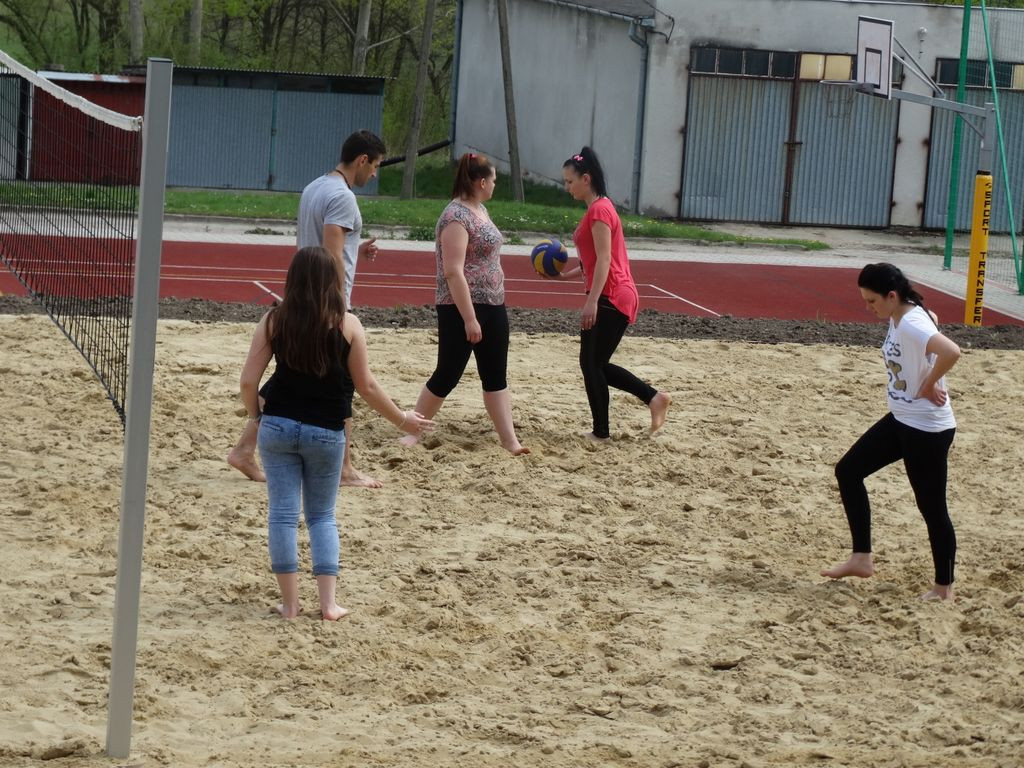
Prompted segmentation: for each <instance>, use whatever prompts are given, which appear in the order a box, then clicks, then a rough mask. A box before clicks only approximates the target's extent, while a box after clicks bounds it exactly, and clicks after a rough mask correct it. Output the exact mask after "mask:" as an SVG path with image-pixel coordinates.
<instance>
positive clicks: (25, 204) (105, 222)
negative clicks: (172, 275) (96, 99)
mask: <svg viewBox="0 0 1024 768" xmlns="http://www.w3.org/2000/svg"><path fill="white" fill-rule="evenodd" d="M142 124H143V120H142V118H141V117H128V116H125V115H122V114H120V113H118V112H113V111H111V110H109V109H106V108H104V107H101V106H98V105H97V104H94V103H92V102H90V101H88V100H86V99H84V98H83V97H81V96H79V95H77V94H75V93H72V92H70V91H68V90H66V89H64V88H62V87H60V86H58V85H57V84H56V83H54V82H52V81H51V80H48V79H46V78H44V77H41V76H40V75H38V74H36V73H35V72H33V71H32V70H30V69H28V68H27V67H25V66H23V65H22V64H20V63H19V62H17V61H15V60H14V59H12V58H11V57H10V56H8V55H7V54H5V53H3V52H0V261H2V262H3V263H4V265H6V266H7V268H8V269H9V270H10V271H11V272H12V273H13V274H14V275H15V276H16V277H17V279H18V280H19V281H20V282H21V283H22V284H23V285H24V286H25V288H26V289H27V290H28V292H29V294H30V295H31V296H32V297H33V298H34V299H35V300H36V301H37V302H38V303H39V304H41V305H42V307H43V308H44V309H45V311H46V312H47V314H48V315H49V316H50V317H51V318H52V319H53V321H54V323H56V324H57V326H58V327H59V328H60V329H61V330H62V331H63V332H64V334H65V335H66V336H67V337H68V339H69V340H70V341H71V343H72V344H73V345H74V346H75V347H76V348H77V349H78V350H79V351H80V352H81V353H82V355H83V357H84V358H85V360H86V361H87V362H88V364H89V365H90V366H91V367H92V369H93V370H94V371H95V373H96V375H97V377H98V378H99V380H100V383H101V384H102V385H103V387H104V389H105V390H106V392H107V395H108V397H109V398H110V400H111V402H112V403H113V406H114V409H115V410H116V411H117V413H118V415H119V416H120V418H121V421H122V424H123V423H124V420H125V400H126V396H127V387H128V365H129V360H128V354H129V341H130V333H131V317H132V294H133V288H134V279H135V255H136V228H137V222H138V212H139V211H138V206H139V184H140V167H141V158H142Z"/></svg>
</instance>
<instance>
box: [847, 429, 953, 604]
mask: <svg viewBox="0 0 1024 768" xmlns="http://www.w3.org/2000/svg"><path fill="white" fill-rule="evenodd" d="M955 434H956V429H947V430H945V431H944V432H924V431H922V430H920V429H914V428H913V427H908V426H907V425H906V424H901V423H900V422H898V421H897V420H896V418H895V417H894V416H893V415H892V414H891V413H890V414H887V415H886V416H885V417H883V418H882V419H881V420H879V422H878V423H877V424H875V425H874V426H873V427H871V429H869V430H868V431H867V432H865V433H864V434H863V435H862V436H861V438H860V440H858V441H857V442H856V443H854V444H853V447H852V448H850V450H849V451H847V452H846V455H845V456H843V458H842V459H840V460H839V463H838V464H836V479H837V480H838V481H839V494H840V495H841V496H842V498H843V508H844V509H845V510H846V519H847V521H849V523H850V533H851V534H852V535H853V551H854V552H870V551H871V505H870V504H869V502H868V491H867V489H866V488H865V487H864V478H865V477H867V476H868V475H872V474H874V473H875V472H877V471H878V470H880V469H881V468H882V467H885V466H888V465H889V464H892V463H893V462H894V461H897V460H898V459H903V466H904V467H906V469H907V479H908V480H910V487H911V488H913V489H914V498H915V499H916V500H917V508H918V509H919V510H921V515H922V516H923V517H924V521H925V524H926V525H927V526H928V540H929V541H930V542H931V545H932V560H934V562H935V583H936V584H939V585H948V584H952V583H953V564H954V561H955V560H956V533H955V532H954V531H953V521H952V520H950V519H949V510H948V509H947V508H946V458H947V456H948V455H949V446H950V445H952V443H953V435H955Z"/></svg>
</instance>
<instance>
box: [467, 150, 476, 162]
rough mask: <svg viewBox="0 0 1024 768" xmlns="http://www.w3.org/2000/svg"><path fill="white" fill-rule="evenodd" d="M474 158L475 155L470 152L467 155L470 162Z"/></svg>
mask: <svg viewBox="0 0 1024 768" xmlns="http://www.w3.org/2000/svg"><path fill="white" fill-rule="evenodd" d="M474 157H476V155H474V154H473V153H472V152H470V153H469V159H470V160H472V159H473V158H474Z"/></svg>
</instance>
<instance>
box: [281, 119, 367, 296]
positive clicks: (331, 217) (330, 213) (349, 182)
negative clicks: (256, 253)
mask: <svg viewBox="0 0 1024 768" xmlns="http://www.w3.org/2000/svg"><path fill="white" fill-rule="evenodd" d="M383 155H384V143H383V142H382V141H381V140H380V139H378V138H377V137H376V136H374V135H373V134H372V133H370V132H369V131H358V132H357V133H354V134H352V135H351V136H349V137H348V138H347V139H346V140H345V143H344V144H343V145H342V148H341V162H339V163H338V165H336V166H335V167H334V169H333V170H331V171H330V172H328V173H325V174H324V175H323V176H320V177H319V178H317V179H314V180H313V181H311V182H310V183H309V184H308V185H307V186H306V188H305V189H304V190H302V197H301V199H300V200H299V224H298V230H297V235H298V247H299V248H305V247H307V246H311V245H322V246H323V247H325V248H326V249H327V250H329V251H330V252H331V253H333V254H334V255H335V256H337V257H339V258H340V259H341V262H342V266H343V267H344V275H345V306H346V307H348V308H350V309H351V307H352V286H353V284H354V282H355V276H356V261H357V258H358V257H359V256H362V257H363V258H365V259H368V260H370V261H373V259H374V258H375V257H376V255H377V246H376V245H375V238H371V239H369V240H366V241H365V242H360V241H359V236H360V234H361V233H362V229H363V217H362V216H361V215H360V213H359V205H358V203H357V202H356V196H355V193H354V192H353V191H352V188H353V187H361V186H363V185H365V184H366V183H367V182H368V181H370V179H372V178H373V177H374V176H376V175H377V167H378V166H379V165H380V161H381V159H382V157H383Z"/></svg>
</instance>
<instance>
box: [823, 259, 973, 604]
mask: <svg viewBox="0 0 1024 768" xmlns="http://www.w3.org/2000/svg"><path fill="white" fill-rule="evenodd" d="M857 285H858V286H859V287H860V293H861V296H862V297H863V298H864V301H865V302H866V303H867V307H868V310H869V311H871V312H873V313H874V314H875V315H876V316H877V317H879V318H881V319H882V320H888V321H889V332H888V334H886V337H885V343H884V344H883V345H882V358H883V359H884V360H885V367H886V370H887V372H888V374H889V382H888V385H887V387H886V393H887V394H886V398H887V400H888V404H889V413H888V414H886V415H885V416H884V417H883V418H882V419H881V420H880V421H879V422H878V423H877V424H875V425H874V426H873V427H871V428H870V429H869V430H868V431H867V432H865V433H864V434H863V435H862V436H861V438H860V439H859V440H858V441H857V442H856V443H854V445H853V447H852V448H850V450H849V451H847V452H846V455H845V456H843V458H842V459H840V461H839V463H838V464H837V465H836V479H837V480H838V481H839V493H840V496H842V500H843V507H844V509H845V510H846V519H847V521H848V522H849V524H850V533H851V534H852V536H853V554H851V555H850V559H849V560H847V561H846V562H845V563H841V564H839V565H836V566H833V567H832V568H829V569H828V570H825V571H822V572H821V575H822V576H828V577H830V578H833V579H840V578H843V577H844V576H860V577H862V578H867V577H868V576H871V575H873V574H874V572H875V567H874V562H873V559H872V555H871V507H870V504H869V502H868V493H867V489H866V488H865V487H864V478H866V477H867V476H868V475H872V474H874V473H875V472H877V471H878V470H880V469H881V468H882V467H885V466H888V465H889V464H892V463H893V462H895V461H897V460H899V459H903V465H904V467H906V470H907V478H908V479H909V480H910V485H911V487H912V488H913V489H914V497H915V499H916V500H917V507H918V509H919V510H921V515H922V516H923V517H924V520H925V523H926V524H927V526H928V540H929V542H930V543H931V549H932V559H933V561H934V564H935V583H934V585H933V586H932V588H931V589H930V590H928V591H927V592H926V593H925V594H924V595H922V598H924V599H941V600H952V599H953V566H954V561H955V559H956V533H955V532H954V530H953V521H952V520H950V518H949V511H948V509H947V507H946V459H947V456H948V454H949V447H950V445H952V443H953V436H954V435H955V434H956V420H955V419H954V418H953V409H952V407H951V406H950V403H949V393H948V392H947V391H946V382H945V379H944V378H943V377H944V376H945V374H946V372H947V371H949V369H950V368H952V367H953V365H954V364H955V363H956V361H957V360H958V359H959V358H960V348H959V347H958V346H957V345H956V344H955V343H953V342H952V341H950V340H949V339H948V338H946V337H945V336H943V335H942V334H941V333H940V332H939V329H938V326H937V325H936V318H935V315H934V314H933V313H931V312H929V311H927V310H926V309H925V308H924V302H923V300H922V298H921V295H920V294H919V293H918V292H917V291H915V290H914V289H913V288H912V287H911V285H910V282H909V281H908V280H907V278H906V276H904V274H903V273H902V272H901V271H900V270H899V269H898V268H897V267H894V266H893V265H892V264H868V265H867V266H866V267H864V269H863V270H861V273H860V276H859V277H858V278H857Z"/></svg>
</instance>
